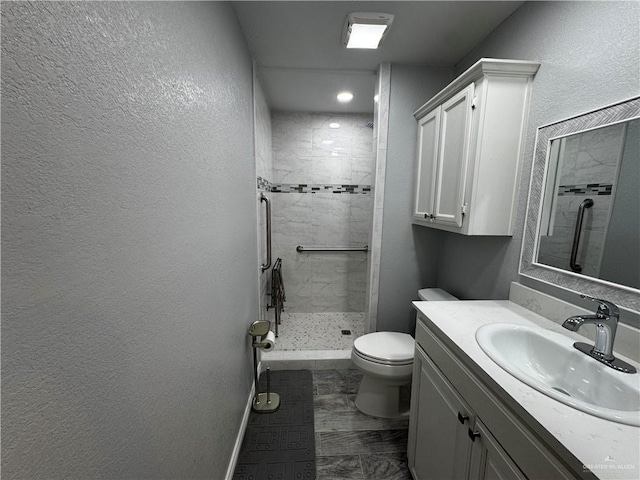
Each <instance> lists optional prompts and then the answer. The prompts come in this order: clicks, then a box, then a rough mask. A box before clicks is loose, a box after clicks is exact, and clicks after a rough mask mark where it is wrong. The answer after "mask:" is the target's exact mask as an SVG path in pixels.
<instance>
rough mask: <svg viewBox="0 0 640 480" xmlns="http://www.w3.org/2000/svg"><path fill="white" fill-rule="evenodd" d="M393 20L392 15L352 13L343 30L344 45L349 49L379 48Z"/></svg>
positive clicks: (348, 16)
mask: <svg viewBox="0 0 640 480" xmlns="http://www.w3.org/2000/svg"><path fill="white" fill-rule="evenodd" d="M393 18H394V16H393V15H392V14H390V13H366V12H358V13H350V14H349V15H347V19H346V21H345V23H344V29H343V30H342V44H343V45H344V46H345V47H347V48H368V49H375V48H378V47H379V46H380V44H381V43H382V40H383V39H384V37H385V36H386V34H387V32H388V31H389V27H390V26H391V23H392V22H393Z"/></svg>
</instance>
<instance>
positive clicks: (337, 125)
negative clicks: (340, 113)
mask: <svg viewBox="0 0 640 480" xmlns="http://www.w3.org/2000/svg"><path fill="white" fill-rule="evenodd" d="M329 128H340V124H339V123H336V122H333V123H330V124H329Z"/></svg>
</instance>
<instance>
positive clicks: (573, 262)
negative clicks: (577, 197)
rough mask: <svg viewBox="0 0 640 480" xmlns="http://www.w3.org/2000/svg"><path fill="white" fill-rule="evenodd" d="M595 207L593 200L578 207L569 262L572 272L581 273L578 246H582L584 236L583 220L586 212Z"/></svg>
mask: <svg viewBox="0 0 640 480" xmlns="http://www.w3.org/2000/svg"><path fill="white" fill-rule="evenodd" d="M592 206H593V200H591V199H590V198H587V199H586V200H584V201H583V202H582V203H581V204H580V206H579V207H578V218H577V219H576V229H575V231H574V232H573V245H572V247H571V259H570V260H569V267H570V268H571V271H572V272H576V273H580V272H581V271H582V267H581V266H580V265H578V264H577V263H576V259H577V258H578V246H579V244H580V235H581V234H582V219H583V218H584V210H585V209H586V208H591V207H592Z"/></svg>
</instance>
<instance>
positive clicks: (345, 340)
mask: <svg viewBox="0 0 640 480" xmlns="http://www.w3.org/2000/svg"><path fill="white" fill-rule="evenodd" d="M281 318H282V323H281V324H280V325H278V339H277V343H276V345H277V347H276V348H277V349H278V350H351V347H352V346H353V341H354V340H355V339H356V338H358V337H360V336H361V335H363V334H364V312H322V313H287V312H286V311H285V312H282V317H281ZM343 330H348V331H350V332H351V334H350V335H344V334H343V332H342V331H343Z"/></svg>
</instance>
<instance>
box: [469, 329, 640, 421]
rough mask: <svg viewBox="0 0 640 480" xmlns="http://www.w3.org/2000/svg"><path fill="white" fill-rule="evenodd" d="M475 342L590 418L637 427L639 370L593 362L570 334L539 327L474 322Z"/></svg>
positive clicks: (514, 372)
mask: <svg viewBox="0 0 640 480" xmlns="http://www.w3.org/2000/svg"><path fill="white" fill-rule="evenodd" d="M476 341H477V342H478V345H480V348H482V350H483V351H484V352H485V353H486V354H487V355H488V356H489V358H491V359H492V360H493V361H494V362H496V363H497V364H498V365H499V366H500V367H502V368H503V369H504V370H506V371H507V372H509V373H510V374H511V375H513V376H514V377H516V378H517V379H518V380H520V381H522V382H524V383H526V384H527V385H529V386H530V387H533V388H535V389H536V390H538V391H539V392H541V393H544V394H545V395H547V396H549V397H551V398H553V399H555V400H557V401H559V402H562V403H564V404H566V405H569V406H571V407H573V408H576V409H578V410H581V411H583V412H586V413H589V414H591V415H595V416H596V417H601V418H605V419H607V420H611V421H614V422H617V423H624V424H627V425H633V426H636V427H638V426H640V375H638V374H628V373H622V372H618V371H616V370H614V369H613V368H610V367H607V366H606V365H603V364H601V363H599V362H597V361H596V360H594V359H592V358H590V357H589V356H587V355H585V354H584V353H582V352H580V351H579V350H577V349H575V348H574V347H573V343H574V340H573V339H571V338H569V337H567V336H564V335H562V334H559V333H556V332H552V331H550V330H546V329H543V328H539V327H529V326H524V325H514V324H510V323H494V324H489V325H484V326H482V327H480V328H479V329H478V330H477V331H476Z"/></svg>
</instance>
